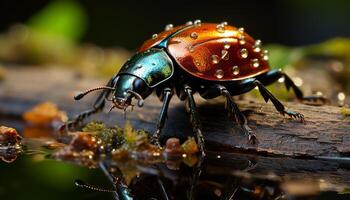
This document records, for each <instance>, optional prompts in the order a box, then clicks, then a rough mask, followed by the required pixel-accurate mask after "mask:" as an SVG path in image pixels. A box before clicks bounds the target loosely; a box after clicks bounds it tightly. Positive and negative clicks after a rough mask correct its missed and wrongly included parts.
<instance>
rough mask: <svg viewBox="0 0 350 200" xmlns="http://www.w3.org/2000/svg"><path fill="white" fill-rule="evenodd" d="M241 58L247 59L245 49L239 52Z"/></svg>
mask: <svg viewBox="0 0 350 200" xmlns="http://www.w3.org/2000/svg"><path fill="white" fill-rule="evenodd" d="M239 53H240V55H241V58H248V50H247V49H246V48H243V49H241V50H240V51H239Z"/></svg>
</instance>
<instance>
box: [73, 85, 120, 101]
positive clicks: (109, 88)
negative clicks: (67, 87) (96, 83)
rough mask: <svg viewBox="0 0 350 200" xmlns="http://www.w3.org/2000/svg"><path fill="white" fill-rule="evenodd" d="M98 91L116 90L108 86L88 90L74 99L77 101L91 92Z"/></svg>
mask: <svg viewBox="0 0 350 200" xmlns="http://www.w3.org/2000/svg"><path fill="white" fill-rule="evenodd" d="M96 90H114V88H112V87H108V86H101V87H96V88H91V89H88V90H86V91H84V92H80V93H78V94H77V95H75V96H74V99H75V100H80V99H82V98H83V97H84V96H85V95H87V94H89V93H90V92H93V91H96Z"/></svg>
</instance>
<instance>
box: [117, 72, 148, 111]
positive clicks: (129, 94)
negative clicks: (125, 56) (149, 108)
mask: <svg viewBox="0 0 350 200" xmlns="http://www.w3.org/2000/svg"><path fill="white" fill-rule="evenodd" d="M151 93H152V88H150V87H148V86H147V84H146V82H145V81H144V80H142V79H140V78H138V77H136V76H133V75H130V74H121V75H118V76H117V77H116V78H115V80H114V93H113V97H112V99H111V101H112V102H113V104H114V106H113V107H115V108H119V109H124V110H125V109H126V108H127V107H128V106H130V105H132V100H133V99H136V100H137V105H138V106H139V107H141V106H143V99H145V98H146V97H148V96H149V95H150V94H151Z"/></svg>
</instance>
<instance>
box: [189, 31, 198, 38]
mask: <svg viewBox="0 0 350 200" xmlns="http://www.w3.org/2000/svg"><path fill="white" fill-rule="evenodd" d="M190 37H191V38H192V39H197V38H198V33H196V32H192V33H191V35H190Z"/></svg>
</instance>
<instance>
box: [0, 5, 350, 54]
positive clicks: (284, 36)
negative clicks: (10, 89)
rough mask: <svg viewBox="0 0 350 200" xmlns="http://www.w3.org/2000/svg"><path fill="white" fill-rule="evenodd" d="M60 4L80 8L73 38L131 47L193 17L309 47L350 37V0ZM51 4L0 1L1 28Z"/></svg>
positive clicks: (27, 18) (271, 40)
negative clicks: (170, 24)
mask: <svg viewBox="0 0 350 200" xmlns="http://www.w3.org/2000/svg"><path fill="white" fill-rule="evenodd" d="M57 2H60V3H62V2H70V3H73V2H74V3H73V4H75V6H76V8H77V9H76V10H75V11H73V10H74V9H68V10H67V12H71V14H72V12H76V14H77V15H79V16H77V18H79V19H78V20H80V22H82V23H83V24H82V25H81V27H75V29H74V30H71V31H74V33H70V34H72V35H71V36H72V37H74V38H75V39H79V41H84V42H89V43H90V42H91V43H94V44H97V45H99V46H104V47H111V46H122V47H125V48H128V49H130V50H133V49H135V48H137V47H138V46H139V45H140V44H141V43H142V42H143V41H144V40H145V39H146V38H149V37H150V36H151V35H152V34H153V33H154V32H158V31H160V30H162V29H163V27H164V26H165V24H168V23H173V24H174V25H177V24H182V23H184V22H186V21H188V20H194V19H201V20H202V21H205V22H206V21H210V22H221V21H227V22H229V24H234V25H236V26H244V27H245V28H246V30H247V31H249V33H250V34H251V35H253V36H255V37H257V38H261V39H262V40H263V42H265V43H279V44H285V45H305V44H312V43H319V42H321V41H324V40H327V39H330V38H333V37H339V36H343V37H348V36H350V20H349V19H350V12H349V9H350V2H349V1H346V0H333V1H318V0H308V1H293V0H285V1H278V0H274V1H259V0H255V1H252V0H247V1H232V0H227V1H220V0H218V1H184V0H177V1H103V2H98V1H88V0H82V1H67V0H63V1H60V0H59V1H57ZM50 3H52V1H9V0H4V1H1V3H0V13H1V20H0V31H4V30H6V29H8V28H9V27H10V26H11V25H13V24H14V23H17V22H21V23H27V22H32V21H33V20H30V19H31V18H32V16H33V15H34V14H35V13H37V12H38V11H40V10H42V9H43V8H45V7H46V6H47V5H48V4H50ZM46 14H48V15H49V13H46ZM48 20H52V19H48ZM47 22H48V21H47ZM47 22H43V23H47ZM56 22H57V21H56ZM46 25H48V23H47V24H46ZM55 25H57V24H55ZM51 26H53V24H51Z"/></svg>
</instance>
